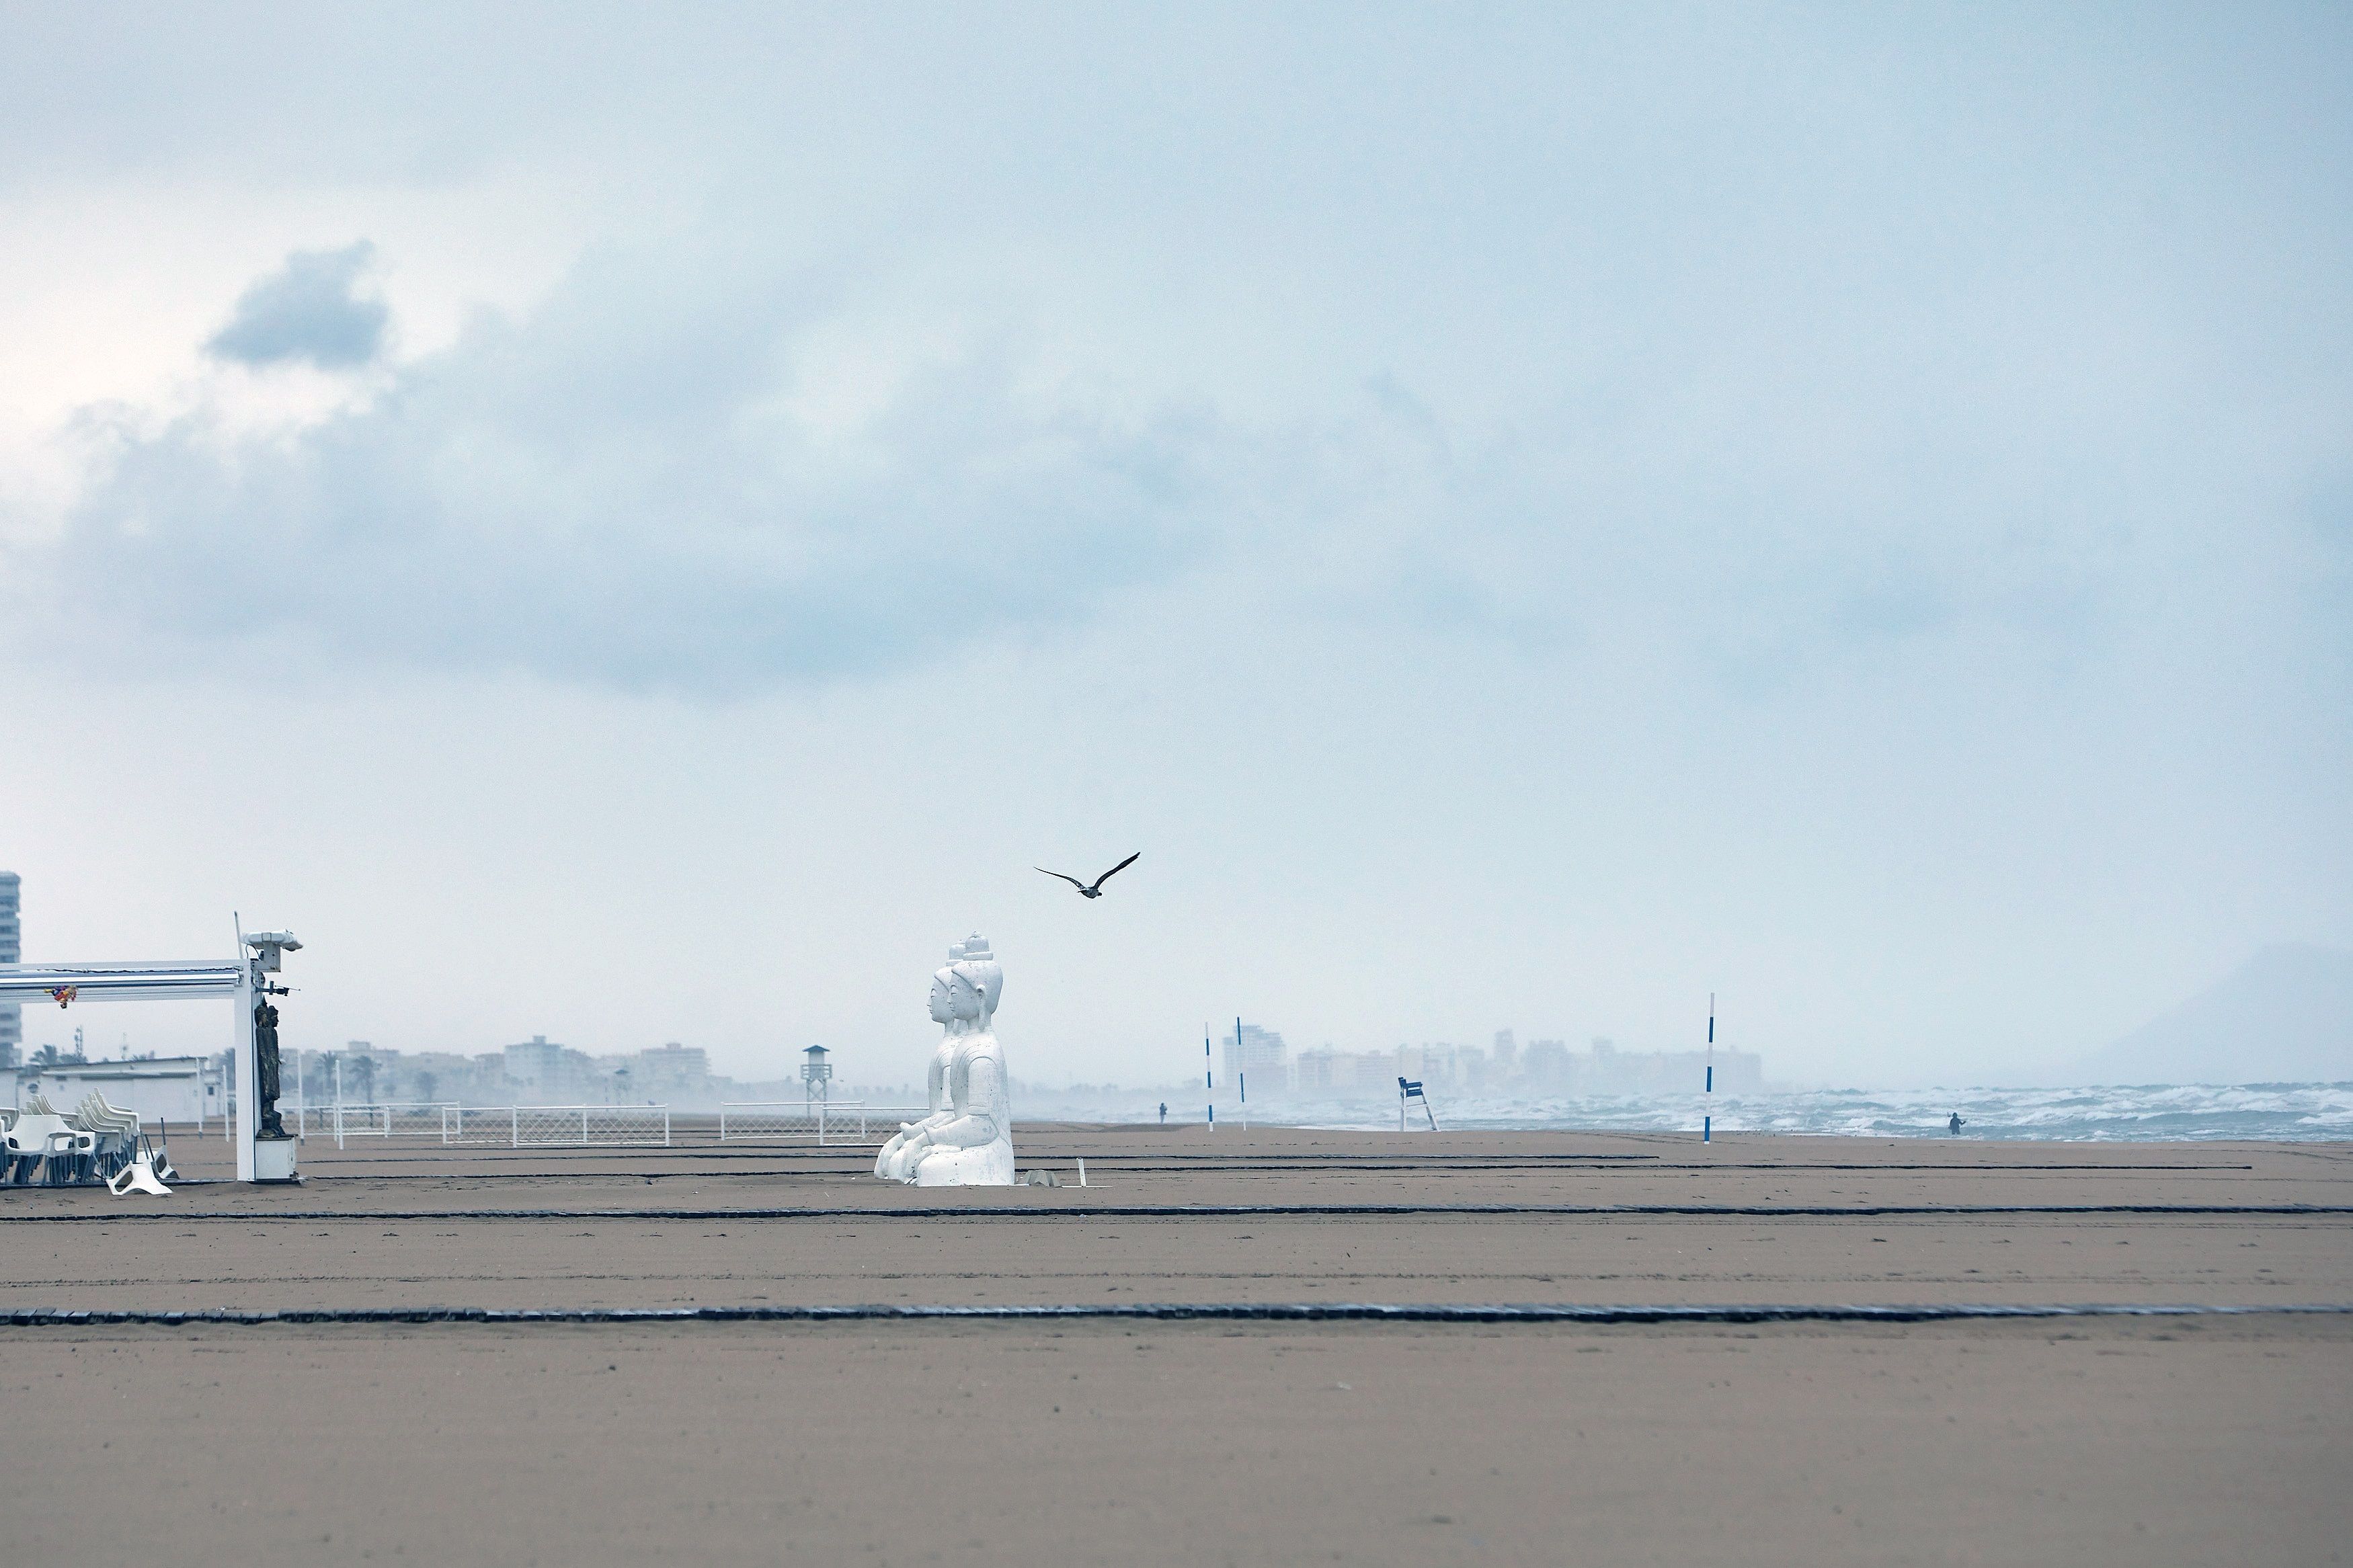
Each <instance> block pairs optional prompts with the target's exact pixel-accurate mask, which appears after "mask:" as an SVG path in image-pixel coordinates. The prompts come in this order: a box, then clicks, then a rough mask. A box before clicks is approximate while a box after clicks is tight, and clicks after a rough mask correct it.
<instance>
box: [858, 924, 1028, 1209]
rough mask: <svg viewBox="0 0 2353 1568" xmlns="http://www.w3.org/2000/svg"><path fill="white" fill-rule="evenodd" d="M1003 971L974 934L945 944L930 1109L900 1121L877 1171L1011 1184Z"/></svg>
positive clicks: (903, 1177) (930, 1183)
mask: <svg viewBox="0 0 2353 1568" xmlns="http://www.w3.org/2000/svg"><path fill="white" fill-rule="evenodd" d="M1004 988H1005V972H1004V971H1003V970H1002V969H1000V968H998V967H997V960H996V958H995V957H994V956H993V955H992V954H991V953H990V952H989V950H988V942H987V939H986V938H984V937H981V936H979V935H977V934H976V935H973V936H970V937H967V938H965V940H964V941H963V942H958V943H956V944H955V946H954V947H952V948H950V949H948V963H947V967H946V968H944V969H942V970H939V971H938V972H936V973H934V974H933V976H932V1017H933V1020H934V1022H936V1023H938V1024H940V1025H942V1026H944V1029H945V1031H946V1032H945V1034H944V1035H943V1036H942V1037H941V1039H940V1048H939V1049H938V1050H937V1051H934V1053H933V1054H932V1068H931V1074H930V1081H931V1112H930V1114H929V1115H927V1116H925V1117H924V1118H923V1120H922V1121H910V1122H904V1123H902V1124H901V1126H900V1128H899V1131H898V1133H897V1135H896V1136H894V1137H893V1138H892V1140H891V1141H890V1142H888V1143H885V1144H883V1145H882V1152H881V1155H880V1156H879V1157H878V1158H877V1159H876V1160H875V1162H874V1173H875V1174H876V1175H878V1176H883V1177H887V1178H889V1179H891V1180H892V1181H900V1182H913V1184H916V1185H917V1186H922V1187H1009V1186H1011V1185H1012V1184H1013V1108H1012V1105H1011V1103H1010V1101H1009V1100H1008V1095H1007V1090H1006V1081H1005V1053H1004V1051H1003V1049H1002V1048H1001V1047H999V1046H998V1045H997V1035H996V1032H995V1029H994V1028H993V1025H994V1024H995V1022H996V1016H997V997H998V995H999V994H1001V993H1002V992H1003V991H1004Z"/></svg>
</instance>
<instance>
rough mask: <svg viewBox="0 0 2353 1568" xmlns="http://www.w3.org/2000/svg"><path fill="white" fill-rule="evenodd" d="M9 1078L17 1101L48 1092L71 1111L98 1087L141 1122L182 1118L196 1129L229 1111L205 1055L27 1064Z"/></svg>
mask: <svg viewBox="0 0 2353 1568" xmlns="http://www.w3.org/2000/svg"><path fill="white" fill-rule="evenodd" d="M10 1076H12V1077H14V1078H15V1079H16V1086H15V1092H14V1093H13V1094H11V1095H10V1096H9V1100H10V1102H11V1103H12V1104H16V1105H22V1104H24V1103H25V1097H26V1095H28V1094H38V1095H45V1096H47V1099H48V1101H49V1103H50V1104H51V1105H54V1106H56V1107H57V1108H58V1110H61V1111H71V1110H73V1109H74V1108H75V1107H76V1106H78V1105H79V1104H80V1103H81V1100H82V1096H84V1095H86V1094H88V1093H90V1090H92V1089H96V1090H97V1091H98V1092H99V1093H100V1094H102V1095H104V1096H106V1100H107V1103H108V1104H110V1105H111V1106H114V1107H115V1108H116V1109H118V1110H132V1111H136V1112H138V1114H139V1119H140V1120H141V1121H163V1122H180V1123H185V1125H187V1126H189V1127H191V1128H193V1127H194V1126H195V1124H196V1121H197V1119H198V1117H199V1115H201V1116H202V1117H203V1118H204V1119H205V1120H206V1121H211V1120H213V1119H214V1118H216V1117H218V1116H219V1115H220V1114H221V1113H222V1111H223V1110H225V1109H226V1101H225V1099H224V1096H223V1092H222V1089H221V1081H220V1074H219V1073H218V1072H217V1071H216V1070H215V1069H214V1068H213V1064H212V1063H210V1062H208V1061H206V1059H205V1058H202V1057H147V1058H141V1059H138V1060H133V1061H112V1062H104V1061H96V1062H59V1063H58V1064H57V1065H56V1066H54V1067H47V1068H41V1067H34V1066H29V1065H28V1066H25V1067H20V1068H16V1069H15V1071H14V1073H13V1074H11V1075H10Z"/></svg>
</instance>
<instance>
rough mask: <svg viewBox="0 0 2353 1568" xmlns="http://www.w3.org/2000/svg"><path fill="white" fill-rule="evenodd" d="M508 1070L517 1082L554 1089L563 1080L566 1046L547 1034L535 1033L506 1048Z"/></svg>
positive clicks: (508, 1073) (510, 1076)
mask: <svg viewBox="0 0 2353 1568" xmlns="http://www.w3.org/2000/svg"><path fill="white" fill-rule="evenodd" d="M506 1069H507V1076H508V1077H509V1078H511V1079H514V1080H515V1082H517V1083H522V1084H530V1085H532V1086H533V1088H544V1089H554V1087H555V1086H556V1085H557V1084H558V1083H561V1082H562V1081H563V1079H564V1047H562V1046H559V1045H557V1044H556V1043H555V1042H554V1041H553V1040H551V1039H549V1038H548V1037H546V1036H545V1035H533V1037H531V1038H530V1039H528V1040H525V1041H524V1042H523V1043H522V1044H521V1045H519V1046H509V1047H507V1048H506Z"/></svg>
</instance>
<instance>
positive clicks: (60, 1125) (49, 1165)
mask: <svg viewBox="0 0 2353 1568" xmlns="http://www.w3.org/2000/svg"><path fill="white" fill-rule="evenodd" d="M0 1137H5V1147H6V1149H7V1153H8V1170H7V1181H8V1184H10V1185H11V1186H23V1185H25V1184H27V1183H29V1182H31V1181H32V1179H33V1173H34V1172H35V1171H36V1170H38V1171H39V1172H40V1174H41V1179H42V1181H43V1182H44V1183H47V1184H64V1183H66V1182H69V1181H73V1180H76V1179H78V1178H77V1176H76V1175H75V1174H74V1173H75V1172H76V1170H77V1169H78V1167H79V1163H80V1162H82V1161H83V1160H85V1159H88V1158H90V1156H92V1155H94V1154H96V1153H97V1152H98V1134H97V1133H95V1132H92V1131H90V1130H89V1129H87V1128H83V1127H77V1126H75V1125H74V1124H73V1123H72V1122H70V1121H67V1120H66V1119H65V1118H64V1117H62V1116H60V1115H58V1112H57V1109H56V1108H55V1107H54V1106H52V1105H50V1104H49V1102H48V1100H47V1097H46V1096H43V1095H38V1094H31V1095H26V1097H25V1103H24V1106H23V1108H22V1109H21V1110H18V1111H17V1112H16V1121H13V1122H11V1123H10V1124H9V1126H8V1131H7V1132H6V1133H5V1134H0Z"/></svg>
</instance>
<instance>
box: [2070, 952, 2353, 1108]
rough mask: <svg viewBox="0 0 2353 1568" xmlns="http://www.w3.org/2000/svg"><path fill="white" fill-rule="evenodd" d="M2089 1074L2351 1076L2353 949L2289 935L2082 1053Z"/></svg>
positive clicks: (2081, 1070)
mask: <svg viewBox="0 0 2353 1568" xmlns="http://www.w3.org/2000/svg"><path fill="white" fill-rule="evenodd" d="M2073 1077H2074V1078H2075V1079H2076V1081H2078V1082H2084V1083H2275V1082H2283V1081H2306V1082H2310V1081H2319V1082H2327V1083H2335V1082H2342V1081H2345V1080H2348V1079H2353V952H2337V951H2335V950H2334V949H2330V948H2325V947H2306V946H2304V945H2301V944H2286V943H2284V944H2282V945H2280V946H2276V947H2267V948H2265V949H2263V951H2262V952H2258V953H2257V954H2255V956H2254V957H2253V959H2251V960H2249V961H2248V963H2246V964H2245V965H2244V966H2243V967H2242V968H2241V969H2240V970H2239V972H2238V973H2235V974H2232V976H2231V977H2230V978H2228V979H2227V980H2224V981H2222V982H2221V983H2220V984H2216V985H2213V986H2211V987H2209V988H2208V989H2207V990H2204V991H2201V992H2200V993H2199V994H2197V995H2195V996H2192V997H2191V998H2190V999H2189V1001H2187V1002H2184V1003H2182V1004H2181V1005H2179V1006H2178V1007H2176V1008H2174V1009H2173V1010H2172V1011H2171V1012H2169V1013H2167V1014H2164V1015H2163V1016H2160V1017H2158V1018H2157V1019H2155V1020H2154V1021H2152V1022H2150V1023H2147V1024H2144V1025H2142V1026H2140V1027H2139V1028H2137V1029H2135V1030H2134V1031H2133V1032H2132V1033H2131V1034H2129V1035H2126V1037H2124V1038H2122V1039H2120V1040H2118V1041H2116V1043H2115V1044H2114V1045H2111V1046H2108V1047H2105V1049H2102V1050H2098V1051H2094V1052H2093V1053H2092V1054H2091V1055H2090V1056H2087V1057H2085V1058H2083V1060H2082V1061H2081V1063H2080V1064H2079V1066H2078V1068H2077V1071H2076V1073H2075V1074H2074V1075H2073Z"/></svg>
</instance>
